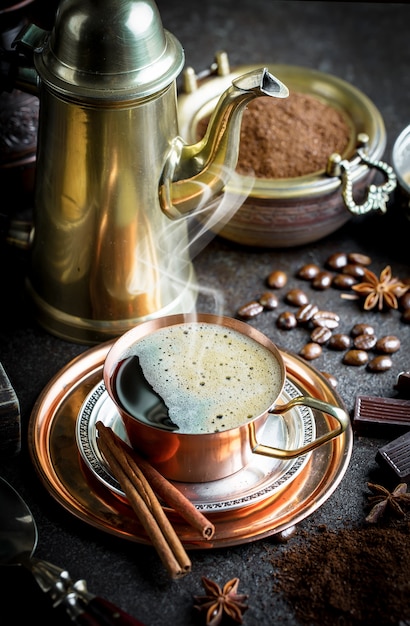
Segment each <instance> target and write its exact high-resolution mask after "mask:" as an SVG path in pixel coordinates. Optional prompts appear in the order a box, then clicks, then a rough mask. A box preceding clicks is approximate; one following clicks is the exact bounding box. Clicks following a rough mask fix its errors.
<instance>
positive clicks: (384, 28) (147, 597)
mask: <svg viewBox="0 0 410 626" xmlns="http://www.w3.org/2000/svg"><path fill="white" fill-rule="evenodd" d="M158 6H159V8H160V12H161V15H162V19H163V23H164V26H165V28H167V29H168V30H170V31H171V32H172V33H174V34H175V35H176V36H177V37H178V39H179V40H180V41H181V43H182V44H183V46H184V48H185V54H186V61H187V64H188V65H192V66H193V67H194V68H195V69H196V70H197V71H200V70H201V69H203V68H205V67H207V66H208V65H209V64H210V63H211V62H212V60H213V55H214V53H215V51H217V50H221V49H224V50H226V51H227V52H228V54H229V58H230V62H231V66H235V65H241V64H245V63H248V62H249V63H259V62H260V63H261V64H263V65H265V64H266V65H269V62H273V63H286V64H291V65H292V64H293V65H301V66H307V67H311V68H315V69H318V70H321V71H323V72H327V73H331V74H334V75H336V76H339V77H341V78H343V79H345V80H347V81H348V82H350V83H352V84H353V85H355V86H356V87H357V88H358V89H360V90H362V91H363V92H364V93H366V94H367V96H368V97H369V98H370V99H371V100H372V101H373V102H374V103H375V104H376V106H377V107H378V108H379V110H380V112H381V114H382V116H383V118H384V121H385V125H386V133H387V142H388V145H387V148H386V155H385V158H386V160H389V159H390V151H391V147H392V145H393V142H394V139H395V138H396V137H397V135H398V134H399V133H400V131H401V130H402V129H403V128H404V127H405V126H407V124H408V123H409V111H410V102H409V94H410V74H409V72H408V67H409V65H410V48H409V46H408V24H409V21H410V6H409V5H407V4H404V3H403V4H402V3H397V4H394V3H388V2H386V3H372V2H364V3H360V2H359V3H358V2H346V3H343V2H313V1H312V2H310V1H309V2H308V1H302V2H293V1H286V2H285V1H284V2H275V1H274V2H270V1H269V2H268V1H267V0H253V1H252V2H247V1H245V0H236V1H235V2H233V1H231V0H212V1H211V0H205V1H204V2H202V3H195V2H185V1H182V2H181V1H179V2H176V1H175V0H167V1H165V0H163V1H161V2H159V3H158ZM19 208H21V207H19ZM389 209H390V210H389V212H388V214H387V215H386V216H378V215H374V216H370V217H366V218H360V219H359V218H357V219H356V218H354V219H352V220H351V221H349V223H348V224H347V225H346V226H345V227H343V228H342V229H340V230H339V231H338V232H336V233H334V234H332V235H330V236H329V237H327V238H325V239H323V240H321V241H318V242H316V243H314V244H310V245H308V246H302V247H300V248H297V249H282V250H252V249H246V248H241V247H240V246H236V245H233V244H230V243H229V242H227V241H224V240H223V239H220V238H214V239H213V240H212V241H211V242H210V243H209V244H208V245H207V246H206V247H205V248H204V249H203V250H202V251H201V252H200V253H199V254H198V256H197V257H196V258H195V266H196V270H197V273H198V277H199V281H200V284H201V285H202V286H204V287H206V289H207V290H208V292H209V291H210V292H213V293H215V294H217V295H218V297H220V298H221V301H222V303H223V312H224V314H225V315H229V316H233V317H235V316H236V312H237V310H238V308H239V307H240V306H242V305H243V304H244V303H245V302H247V301H249V300H251V299H253V298H255V297H258V295H259V294H260V293H261V292H262V291H264V290H265V282H264V281H265V278H266V276H267V275H268V274H269V273H270V272H271V271H272V270H273V269H282V270H284V271H286V273H287V274H288V277H289V282H288V285H287V287H286V288H284V289H282V290H281V292H280V293H281V294H284V293H285V291H286V289H287V288H289V289H290V288H291V287H292V286H297V287H303V288H306V290H307V291H308V292H309V294H311V293H312V292H311V290H310V288H309V287H308V286H306V287H305V285H302V284H301V281H300V280H299V279H297V278H296V277H295V274H296V271H297V270H298V269H299V268H300V266H301V265H303V264H305V263H307V262H311V263H317V264H319V265H323V264H324V262H325V260H326V259H327V258H328V256H330V254H332V253H333V252H335V251H338V250H343V251H347V252H353V251H354V252H363V253H365V254H367V255H369V256H370V257H371V258H372V268H373V269H374V270H375V271H376V272H379V271H380V270H381V269H383V268H384V267H385V266H386V265H387V264H390V265H391V266H392V269H393V273H394V275H396V276H398V277H400V278H405V277H409V275H410V252H409V245H408V241H409V234H410V226H409V224H408V222H407V221H406V219H405V218H404V216H403V213H402V211H401V209H400V207H399V203H398V202H397V201H396V202H392V203H391V206H390V207H389ZM1 258H2V261H3V263H2V279H1V282H2V298H1V319H2V326H1V330H0V360H1V363H2V364H3V366H4V368H5V370H6V372H7V374H8V376H9V378H10V381H11V383H12V385H13V387H14V389H15V391H16V393H17V397H18V399H19V402H20V410H21V420H22V436H23V439H22V450H21V453H20V454H18V455H17V456H15V457H12V458H7V457H5V458H2V459H0V473H1V475H2V476H4V477H5V478H7V479H8V480H9V481H10V482H11V483H12V484H13V485H14V486H15V487H16V488H17V489H18V490H19V491H20V492H21V493H22V495H23V496H24V497H25V498H26V499H27V501H28V503H29V505H30V507H31V508H32V511H33V513H34V515H35V518H36V520H37V523H38V528H39V542H38V547H37V551H36V555H37V556H38V557H41V558H45V559H47V560H49V561H52V562H54V563H56V564H58V565H61V566H63V567H65V568H67V569H68V571H69V572H70V574H71V575H72V577H73V578H75V579H78V578H84V579H86V581H87V583H88V586H89V589H90V590H91V591H92V592H94V593H96V594H98V595H100V596H102V597H105V598H107V599H109V600H111V601H112V602H115V603H117V604H118V605H120V606H121V607H122V608H123V609H125V610H127V611H129V612H130V613H131V614H133V615H135V616H136V617H138V618H140V619H141V620H142V621H144V622H145V624H146V625H147V626H161V625H165V624H171V623H172V624H174V625H175V626H191V625H192V626H193V625H194V624H198V623H200V621H199V620H198V617H199V616H198V615H197V614H196V612H194V611H193V609H192V606H193V598H192V596H193V595H194V594H201V593H202V586H201V576H202V575H205V576H207V577H209V578H212V579H214V580H216V581H217V582H219V583H220V584H223V583H225V582H226V581H228V580H229V579H230V578H233V577H235V576H238V577H239V578H240V591H242V592H243V593H247V594H249V605H250V608H249V610H248V612H247V613H246V615H245V620H244V623H245V624H247V626H256V625H258V626H265V625H266V626H268V625H270V624H273V623H281V624H284V625H288V626H296V625H297V624H298V622H297V621H296V618H295V617H294V614H293V610H292V607H289V606H287V605H286V603H285V602H284V601H283V599H282V598H281V597H277V595H276V594H275V593H274V592H273V577H274V571H273V568H272V565H271V562H270V558H269V554H273V553H275V551H279V550H286V544H277V543H276V542H275V538H274V537H271V538H265V539H262V540H258V541H254V542H250V543H247V544H244V545H239V546H235V547H231V548H220V549H217V550H203V551H195V552H194V553H192V561H193V571H192V573H191V574H190V575H189V576H187V577H186V578H184V579H183V580H181V581H179V582H176V583H175V582H171V581H169V580H168V579H167V577H166V575H165V574H164V571H163V568H162V566H161V564H160V563H159V562H158V559H157V557H156V554H155V553H154V551H153V550H152V549H150V548H149V547H147V546H140V545H138V544H136V543H132V542H127V541H125V540H121V539H118V538H116V537H113V536H111V535H108V534H105V533H103V532H100V531H99V530H95V529H94V528H92V527H90V526H88V525H87V524H84V523H82V522H80V521H78V520H77V519H76V518H74V517H73V516H72V515H71V514H70V513H69V512H67V511H65V510H64V509H63V508H62V507H61V506H60V505H59V504H58V503H56V502H55V501H54V500H53V498H52V497H51V496H50V495H49V494H48V492H47V491H46V490H45V489H44V486H43V485H42V484H41V481H40V479H39V477H38V476H37V475H36V472H35V470H34V469H33V466H32V464H31V461H30V455H29V451H28V449H27V441H26V433H27V427H28V421H29V418H30V413H31V411H32V409H33V406H34V404H35V402H36V399H37V398H38V396H39V394H40V393H41V391H42V390H43V388H44V387H45V385H46V384H47V383H48V381H49V380H50V378H51V377H52V376H54V375H55V374H56V373H57V372H58V371H59V370H60V369H61V368H62V367H63V366H65V365H66V364H67V363H68V362H69V361H71V359H73V358H74V357H75V356H77V355H79V354H81V353H82V352H84V351H85V350H86V349H87V347H86V346H82V345H77V344H74V343H70V342H66V341H62V340H60V339H58V338H56V337H53V336H51V335H50V334H48V333H47V332H46V331H45V330H43V329H41V328H39V327H38V326H37V325H36V323H35V322H34V321H33V320H32V319H31V318H30V316H29V314H28V310H27V307H26V306H25V300H24V284H23V278H24V271H25V263H26V258H25V253H24V251H18V250H16V249H9V248H7V247H6V246H4V245H3V248H2V250H1ZM313 297H314V299H315V301H316V302H317V303H318V304H319V305H320V307H321V308H324V309H326V310H334V311H336V312H338V313H339V314H340V316H341V320H342V321H341V328H343V330H346V331H348V330H350V328H351V327H352V326H353V324H354V323H356V322H363V321H367V322H369V323H371V324H372V325H374V327H375V329H376V332H377V334H378V335H386V334H394V335H397V336H399V337H400V339H401V344H402V345H401V350H400V351H399V352H398V353H396V354H395V355H393V367H392V368H391V370H389V371H387V372H385V373H381V374H374V373H373V374H372V373H370V372H368V371H367V370H365V368H352V367H347V366H345V365H343V364H342V363H341V355H340V354H339V353H335V352H331V351H330V350H326V349H325V348H324V350H323V354H322V356H321V357H320V358H319V359H318V360H317V361H315V362H314V363H313V365H314V367H316V368H317V369H318V370H321V371H327V372H331V373H333V374H334V375H335V377H336V378H337V380H338V387H337V390H338V393H339V394H340V396H341V398H342V400H343V401H344V403H345V404H346V407H347V409H348V411H349V413H352V411H353V408H354V402H355V398H356V396H357V395H358V394H361V395H379V396H391V397H394V396H395V395H396V392H395V390H394V384H395V381H396V378H397V376H398V374H399V373H400V372H401V371H403V370H407V369H409V366H410V363H409V351H410V333H409V326H408V325H404V324H403V323H402V322H400V314H399V312H397V311H390V312H389V313H385V314H380V313H377V312H371V313H368V314H364V313H363V311H362V310H361V309H360V307H359V306H358V304H357V303H354V302H349V301H344V300H341V298H340V293H339V292H338V291H337V290H334V289H329V290H326V291H323V292H315V294H314V296H313ZM201 298H202V299H201V300H200V302H201V303H202V302H203V303H204V304H203V306H208V304H209V297H206V298H205V299H203V298H204V297H203V296H201ZM218 301H219V300H218ZM287 308H289V306H288V305H286V304H285V303H284V302H283V301H281V302H280V305H279V308H278V309H277V310H276V311H272V312H269V313H263V314H262V315H260V316H258V317H257V318H255V319H254V320H253V321H251V322H250V323H251V324H252V325H254V326H255V327H257V328H258V329H260V330H261V331H263V332H264V333H266V334H267V335H268V336H269V337H270V338H271V339H273V341H275V342H276V343H277V344H278V345H279V346H282V347H284V348H286V349H287V350H290V351H293V352H296V353H297V352H299V350H300V349H301V347H302V345H303V344H304V343H305V341H306V332H305V331H303V330H302V329H297V330H296V331H290V332H286V331H279V330H278V329H277V327H276V324H275V320H276V317H277V315H278V312H279V311H282V310H285V309H287ZM388 439H389V438H388V436H386V438H384V439H376V438H374V437H366V438H365V437H360V438H359V437H355V438H354V446H353V454H352V458H351V462H350V464H349V467H348V470H347V472H346V474H345V476H344V478H343V480H342V482H341V484H340V485H339V486H338V488H337V489H336V490H335V492H334V493H333V494H332V495H331V497H330V498H329V499H328V500H327V501H326V502H324V503H323V505H322V506H321V507H320V508H319V509H318V510H317V511H316V512H314V513H313V514H312V515H311V516H308V517H307V518H306V519H305V520H303V521H302V522H301V523H300V527H301V528H303V529H305V530H308V531H309V530H310V529H312V530H313V529H315V528H317V527H319V526H320V525H321V524H325V525H326V526H327V527H329V528H334V529H337V528H338V527H340V526H346V525H347V526H355V525H358V524H362V523H363V519H364V503H365V495H364V494H365V491H366V482H367V481H368V480H369V479H370V478H372V479H373V480H376V479H377V480H379V481H381V482H384V483H386V481H387V477H386V476H385V475H384V474H383V471H382V470H381V469H380V468H379V466H378V464H377V463H376V461H375V456H376V452H377V450H378V448H379V446H381V445H382V444H383V443H384V442H385V441H387V440H388ZM297 530H298V529H297ZM291 541H295V542H297V541H298V532H296V536H295V537H294V538H293V539H292V540H291ZM0 571H1V576H2V581H3V583H2V584H3V594H2V598H3V607H2V614H3V613H4V612H5V611H6V605H7V607H8V609H9V610H10V608H11V607H12V609H13V611H14V612H13V618H12V619H10V620H9V621H7V620H4V619H3V617H2V623H4V624H6V623H7V624H11V623H13V624H16V623H22V621H23V619H25V620H27V617H29V616H31V615H34V614H36V617H37V618H38V617H39V616H40V614H41V612H42V611H43V613H44V617H43V618H42V623H43V624H44V625H46V624H52V623H53V624H55V623H56V621H57V620H56V616H55V615H54V614H53V613H52V612H51V611H50V610H49V602H48V600H47V599H46V598H43V597H42V594H41V592H39V591H38V590H37V588H36V586H35V585H34V583H33V582H32V581H31V578H30V577H29V575H28V574H26V573H24V572H21V571H20V570H17V569H14V568H13V569H10V568H9V569H5V568H3V569H1V570H0ZM15 585H19V588H20V590H21V596H20V598H21V601H20V602H19V603H18V605H17V606H16V604H14V603H13V605H12V604H11V598H16V592H15V589H16V586H15ZM13 590H14V593H12V591H13ZM26 594H27V595H26ZM9 597H10V602H9V601H8V598H9ZM26 598H27V599H26ZM13 602H15V600H13ZM34 603H35V605H34ZM34 606H35V611H34V609H33V607H34ZM9 614H10V613H9ZM406 617H408V616H406ZM58 621H59V623H61V624H63V623H64V618H63V617H59V618H58Z"/></svg>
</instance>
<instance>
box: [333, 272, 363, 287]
mask: <svg viewBox="0 0 410 626" xmlns="http://www.w3.org/2000/svg"><path fill="white" fill-rule="evenodd" d="M356 283H357V278H355V277H354V276H350V275H349V274H336V276H334V277H333V280H332V287H335V288H336V289H350V287H352V285H355V284H356Z"/></svg>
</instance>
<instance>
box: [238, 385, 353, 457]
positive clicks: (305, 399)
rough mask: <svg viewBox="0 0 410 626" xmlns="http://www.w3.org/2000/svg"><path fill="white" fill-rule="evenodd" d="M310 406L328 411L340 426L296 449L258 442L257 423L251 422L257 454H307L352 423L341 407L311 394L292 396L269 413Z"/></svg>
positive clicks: (277, 413)
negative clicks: (275, 446)
mask: <svg viewBox="0 0 410 626" xmlns="http://www.w3.org/2000/svg"><path fill="white" fill-rule="evenodd" d="M300 405H303V406H308V407H310V408H311V409H317V410H318V411H322V413H327V414H328V415H331V417H334V418H335V419H336V420H337V421H338V422H339V427H338V428H335V429H334V430H330V431H329V432H327V433H325V434H324V435H321V436H320V437H317V438H316V439H314V440H313V441H311V442H310V443H308V444H306V445H304V446H301V447H300V448H296V449H294V450H284V449H283V448H273V447H271V446H266V445H264V444H262V443H258V441H257V440H256V432H255V423H254V422H250V424H249V425H248V427H249V440H250V444H251V448H252V452H254V453H255V454H262V455H264V456H269V457H273V458H278V459H293V458H295V457H298V456H301V455H302V454H306V453H307V452H311V451H312V450H315V449H316V448H318V447H319V446H321V445H323V444H324V443H326V442H328V441H330V440H331V439H334V438H335V437H337V436H338V435H341V434H342V433H343V432H344V431H345V430H346V429H347V427H348V425H349V424H350V417H349V415H348V413H346V411H345V410H344V409H342V408H340V407H337V406H334V405H333V404H329V403H328V402H324V401H323V400H318V399H317V398H312V397H310V396H297V397H296V398H292V399H291V400H290V401H289V402H287V403H286V404H283V405H282V404H281V405H278V406H275V407H273V408H270V409H269V411H268V413H272V414H274V415H281V414H282V413H286V412H287V411H290V410H291V409H293V408H294V407H295V406H300Z"/></svg>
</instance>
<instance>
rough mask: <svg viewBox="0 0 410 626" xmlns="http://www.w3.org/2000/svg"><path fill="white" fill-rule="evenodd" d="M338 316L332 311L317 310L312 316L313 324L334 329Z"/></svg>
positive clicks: (338, 319)
mask: <svg viewBox="0 0 410 626" xmlns="http://www.w3.org/2000/svg"><path fill="white" fill-rule="evenodd" d="M339 321H340V317H339V316H338V315H337V313H333V311H317V312H316V313H315V314H314V316H313V317H312V323H313V325H314V326H325V327H326V328H330V329H334V328H337V327H338V326H339Z"/></svg>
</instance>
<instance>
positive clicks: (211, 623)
mask: <svg viewBox="0 0 410 626" xmlns="http://www.w3.org/2000/svg"><path fill="white" fill-rule="evenodd" d="M201 580H202V584H203V586H204V589H205V592H206V595H204V596H194V598H195V601H196V602H197V604H195V605H194V607H195V608H196V609H198V610H199V611H206V626H218V624H221V623H222V620H223V618H224V616H227V617H230V618H231V619H232V620H233V621H234V622H237V623H238V624H242V616H243V614H244V613H245V611H246V610H247V609H248V605H247V604H245V600H247V599H248V596H247V595H246V594H243V593H237V591H238V585H239V578H232V580H230V581H228V582H227V583H226V584H225V585H224V586H223V588H222V589H221V587H220V586H219V585H218V584H217V583H216V582H214V581H213V580H209V578H205V576H203V577H202V579H201Z"/></svg>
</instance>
